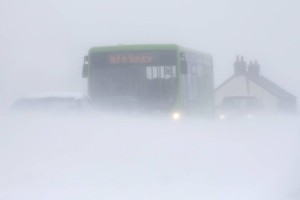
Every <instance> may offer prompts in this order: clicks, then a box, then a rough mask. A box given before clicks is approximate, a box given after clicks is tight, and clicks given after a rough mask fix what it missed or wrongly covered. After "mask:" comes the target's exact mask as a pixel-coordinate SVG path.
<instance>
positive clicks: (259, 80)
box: [246, 74, 296, 101]
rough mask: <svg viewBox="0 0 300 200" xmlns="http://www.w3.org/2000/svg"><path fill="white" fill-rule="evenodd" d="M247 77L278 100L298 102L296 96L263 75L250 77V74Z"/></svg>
mask: <svg viewBox="0 0 300 200" xmlns="http://www.w3.org/2000/svg"><path fill="white" fill-rule="evenodd" d="M246 76H247V77H248V78H249V79H250V80H252V81H253V82H255V83H256V84H257V85H259V86H261V87H262V88H264V89H265V90H267V91H269V92H270V93H272V94H273V95H274V96H276V97H277V98H279V99H283V100H290V101H296V96H294V95H292V94H291V93H289V92H287V91H286V90H284V89H283V88H282V87H280V86H279V85H277V84H275V83H274V82H272V81H270V80H269V79H267V78H266V77H264V76H262V75H258V76H249V75H248V74H247V75H246Z"/></svg>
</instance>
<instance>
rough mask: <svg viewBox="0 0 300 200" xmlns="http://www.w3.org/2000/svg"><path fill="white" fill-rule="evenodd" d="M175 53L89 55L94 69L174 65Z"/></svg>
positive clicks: (104, 53) (120, 52)
mask: <svg viewBox="0 0 300 200" xmlns="http://www.w3.org/2000/svg"><path fill="white" fill-rule="evenodd" d="M176 61H177V60H176V52H175V51H154V50H153V51H124V52H122V51H119V52H102V53H94V54H92V55H91V63H92V65H93V66H95V67H112V66H154V65H156V66H158V65H176Z"/></svg>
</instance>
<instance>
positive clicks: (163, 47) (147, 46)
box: [89, 44, 179, 53]
mask: <svg viewBox="0 0 300 200" xmlns="http://www.w3.org/2000/svg"><path fill="white" fill-rule="evenodd" d="M178 48H179V46H178V45H176V44H134V45H123V44H120V45H115V46H100V47H92V48H91V49H90V50H89V53H96V52H108V51H125V50H130V51H138V50H173V49H175V50H176V49H178Z"/></svg>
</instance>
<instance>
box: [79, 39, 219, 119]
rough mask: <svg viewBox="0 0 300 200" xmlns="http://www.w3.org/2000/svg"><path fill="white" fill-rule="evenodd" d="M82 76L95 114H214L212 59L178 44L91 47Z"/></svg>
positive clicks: (174, 116)
mask: <svg viewBox="0 0 300 200" xmlns="http://www.w3.org/2000/svg"><path fill="white" fill-rule="evenodd" d="M82 77H83V78H87V80H88V81H87V82H88V94H89V96H90V98H91V100H92V102H93V103H94V105H96V106H97V107H98V108H99V109H102V110H112V111H121V110H122V111H126V112H139V113H143V112H145V113H165V114H168V115H170V116H172V117H173V118H175V119H178V118H180V117H181V116H183V115H197V116H209V115H213V113H214V81H213V80H214V78H213V60H212V56H211V55H210V54H208V53H203V52H199V51H195V50H191V49H188V48H184V47H181V46H179V45H176V44H144V45H142V44H139V45H116V46H103V47H93V48H91V49H90V50H89V52H88V55H87V56H85V57H84V65H83V70H82Z"/></svg>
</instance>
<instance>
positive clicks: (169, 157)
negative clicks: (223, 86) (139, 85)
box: [0, 116, 300, 200]
mask: <svg viewBox="0 0 300 200" xmlns="http://www.w3.org/2000/svg"><path fill="white" fill-rule="evenodd" d="M0 120H1V121H0V160H1V164H0V199H1V200H21V199H22V200H41V199H43V200H77V199H78V200H79V199H80V200H81V199H82V200H83V199H84V200H94V199H95V200H125V199H126V200H154V199H155V200H167V199H168V200H183V199H185V200H186V199H188V200H199V199H205V200H216V199H217V200H219V199H220V200H221V199H222V200H224V199H228V200H236V199H239V200H241V199H242V200H248V199H249V200H254V199H255V200H260V199H261V200H269V199H270V200H276V199H280V200H281V199H282V200H283V199H284V200H286V199H299V198H300V185H299V184H300V181H299V178H300V173H299V169H300V162H299V161H300V160H299V159H300V123H299V118H297V117H283V116H277V117H271V118H270V117H268V118H260V119H256V118H253V119H249V120H238V121H237V120H236V121H230V120H229V121H217V120H216V121H214V120H199V119H198V120H197V119H185V120H181V121H172V120H169V119H163V118H145V117H141V116H140V117H139V116H136V117H126V116H85V117H78V116H64V117H34V116H31V117H28V116H27V117H24V116H14V117H13V116H9V117H8V116H2V117H1V118H0Z"/></svg>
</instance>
